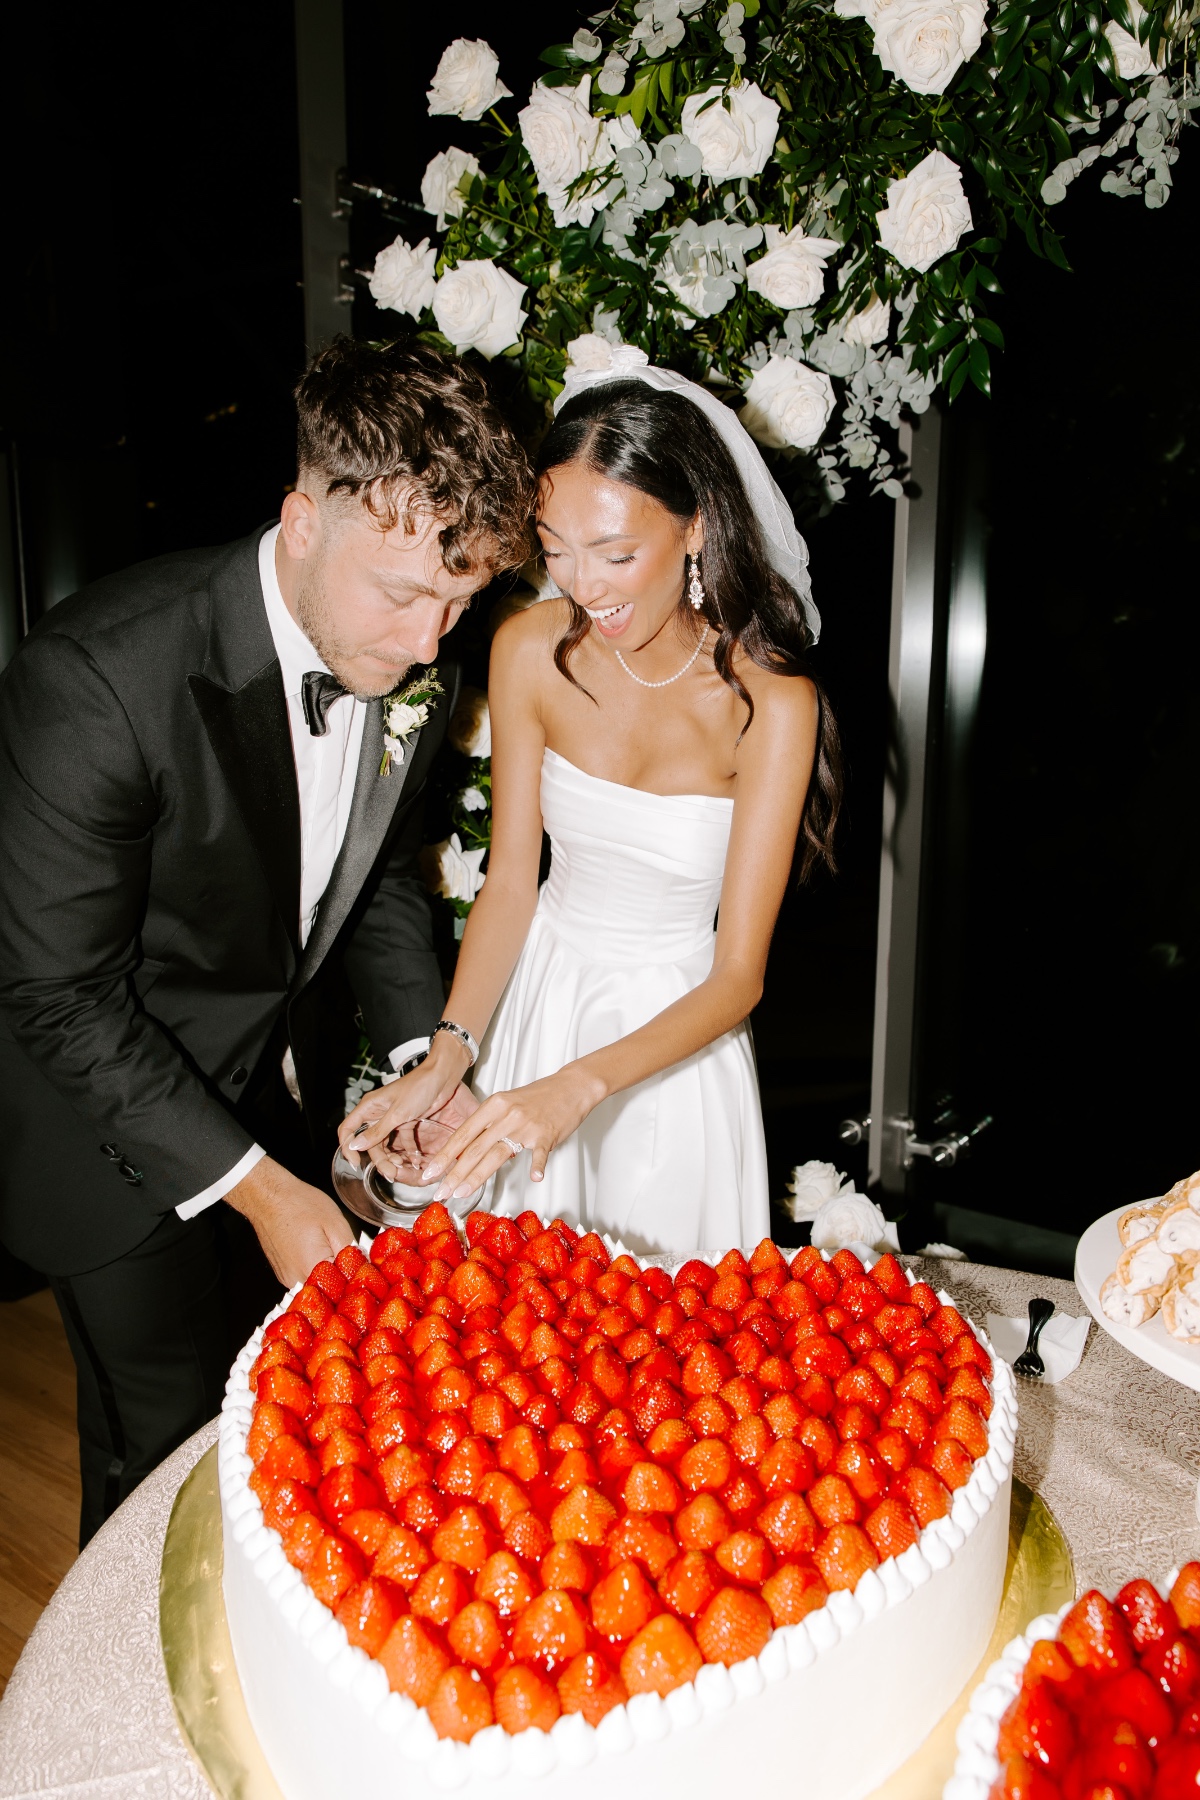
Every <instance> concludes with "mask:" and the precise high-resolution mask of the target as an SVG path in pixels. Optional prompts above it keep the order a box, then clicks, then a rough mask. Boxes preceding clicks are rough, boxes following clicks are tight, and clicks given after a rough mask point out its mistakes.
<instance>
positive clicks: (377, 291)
mask: <svg viewBox="0 0 1200 1800" xmlns="http://www.w3.org/2000/svg"><path fill="white" fill-rule="evenodd" d="M436 263H437V251H436V250H431V249H430V247H429V239H428V238H422V239H421V241H420V243H419V244H417V245H415V246H414V245H412V244H406V243H405V241H404V239H403V238H402V237H398V238H397V239H396V241H395V243H394V244H389V245H388V246H387V248H386V249H385V250H381V251H380V252H379V255H378V256H377V257H376V258H375V267H374V268H373V269H372V270H371V279H370V282H369V283H368V286H369V287H370V289H371V295H372V298H373V299H374V301H375V304H376V306H386V307H387V308H388V309H389V310H390V311H391V312H402V313H411V314H412V316H413V318H414V319H419V318H420V316H421V314H422V313H423V312H424V311H425V308H426V307H427V306H432V304H433V288H434V281H433V271H434V267H435V265H436Z"/></svg>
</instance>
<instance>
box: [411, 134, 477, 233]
mask: <svg viewBox="0 0 1200 1800" xmlns="http://www.w3.org/2000/svg"><path fill="white" fill-rule="evenodd" d="M480 172H481V171H480V168H479V158H478V157H477V156H472V155H471V152H470V151H469V150H460V149H459V148H458V146H457V145H456V144H451V146H450V148H449V149H448V150H439V151H438V153H437V155H436V156H435V157H434V158H433V160H432V161H431V162H430V163H429V164H428V166H427V167H426V170H425V173H424V175H422V177H421V205H422V206H423V207H424V208H425V211H426V212H431V213H436V214H437V228H438V230H439V231H445V229H446V221H447V220H448V219H461V218H462V212H463V207H464V206H465V205H466V201H465V200H464V199H463V197H462V195H461V194H460V193H459V191H458V188H459V183H460V182H461V180H462V178H463V176H464V175H471V176H475V175H478V174H480Z"/></svg>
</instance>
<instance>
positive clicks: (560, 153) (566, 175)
mask: <svg viewBox="0 0 1200 1800" xmlns="http://www.w3.org/2000/svg"><path fill="white" fill-rule="evenodd" d="M591 91H592V78H591V76H590V75H585V76H583V78H582V79H581V81H580V83H579V86H578V87H577V88H568V87H553V88H548V87H544V86H543V85H542V83H541V82H540V81H539V82H538V83H537V85H536V87H535V88H534V90H533V92H532V94H530V96H529V105H528V106H523V107H522V108H521V110H520V112H519V113H518V114H517V118H518V121H519V123H520V126H521V137H522V139H523V141H524V144H525V148H526V150H528V152H529V160H530V162H531V163H532V164H533V170H534V174H535V175H536V176H537V183H538V187H539V189H540V190H541V192H542V193H543V194H544V195H545V196H546V199H547V200H548V201H549V202H550V210H551V212H552V213H553V214H554V223H555V224H556V225H558V226H559V227H562V226H564V225H590V224H591V222H592V220H593V218H594V217H595V216H596V208H597V204H598V201H599V200H600V196H599V195H597V194H596V193H595V192H594V191H593V192H592V193H590V194H587V195H584V194H576V195H575V196H574V197H572V196H571V195H570V194H569V193H568V191H567V190H568V189H569V188H570V186H571V183H572V182H574V181H578V180H579V177H580V176H581V175H582V174H583V173H584V171H585V170H587V169H594V168H596V167H598V166H599V165H600V164H601V163H606V162H608V161H610V160H611V159H610V157H609V156H608V155H607V154H606V153H604V152H603V151H602V149H601V145H602V142H603V129H602V126H601V122H600V120H599V119H593V117H592V115H591V113H590V112H589V110H588V104H589V100H590V97H591Z"/></svg>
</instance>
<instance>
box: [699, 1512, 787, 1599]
mask: <svg viewBox="0 0 1200 1800" xmlns="http://www.w3.org/2000/svg"><path fill="white" fill-rule="evenodd" d="M801 1504H803V1502H801ZM759 1517H760V1518H761V1517H762V1514H761V1513H760V1514H759ZM713 1555H714V1559H715V1561H716V1563H717V1565H718V1567H720V1568H721V1569H723V1570H724V1572H725V1574H726V1575H728V1576H730V1577H731V1578H732V1579H733V1580H734V1581H739V1582H741V1583H743V1585H744V1586H746V1587H754V1588H761V1586H762V1584H763V1582H764V1581H765V1580H766V1578H767V1576H768V1575H769V1574H770V1573H771V1570H772V1569H773V1568H774V1567H775V1558H774V1556H773V1555H772V1554H771V1546H770V1545H769V1544H768V1542H767V1540H766V1538H765V1537H763V1536H762V1534H761V1533H760V1532H757V1531H734V1532H731V1533H730V1535H729V1536H728V1537H727V1538H726V1539H725V1541H724V1543H722V1544H718V1545H717V1548H716V1550H715V1551H714V1552H713Z"/></svg>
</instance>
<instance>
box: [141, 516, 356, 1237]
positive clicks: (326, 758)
mask: <svg viewBox="0 0 1200 1800" xmlns="http://www.w3.org/2000/svg"><path fill="white" fill-rule="evenodd" d="M278 537H279V527H278V525H276V526H275V527H274V528H273V529H272V530H271V531H268V532H265V533H264V535H263V537H262V540H261V542H260V543H259V546H258V578H259V581H260V582H261V584H262V591H263V599H264V601H265V603H266V608H267V623H268V625H269V626H270V628H271V637H272V640H273V642H274V645H275V653H276V655H277V656H278V657H279V667H280V669H281V671H282V673H283V691H284V694H285V695H286V697H287V709H288V723H289V724H290V725H291V728H292V755H293V757H294V758H295V762H296V785H297V788H298V790H299V794H300V920H299V925H300V945H301V948H303V946H304V945H305V944H306V943H307V942H308V935H309V933H310V932H311V930H312V927H313V920H314V919H315V918H316V913H317V906H318V904H319V902H320V899H321V896H322V895H323V894H324V892H325V889H326V888H327V887H328V886H329V877H330V875H331V874H332V873H333V865H334V863H335V862H336V861H337V854H338V851H339V850H340V849H341V847H342V839H343V838H344V837H345V835H346V824H347V821H348V820H349V817H350V802H351V800H352V799H353V797H354V783H355V780H356V778H357V775H358V759H359V752H360V751H361V749H362V734H363V725H364V723H365V721H366V716H367V707H366V702H365V701H363V700H355V699H354V698H353V697H352V696H351V695H350V694H343V695H341V696H340V697H339V698H338V699H336V700H335V701H334V702H333V704H332V706H331V707H330V708H329V712H328V714H327V722H328V729H327V731H326V733H325V736H324V737H314V736H313V734H312V733H311V732H310V731H309V729H308V725H307V723H306V721H305V718H304V705H303V702H302V700H301V697H300V695H301V687H302V685H303V681H304V677H305V675H306V673H307V672H308V671H309V670H310V669H316V670H320V671H322V672H324V673H326V674H328V673H330V672H331V671H330V670H329V667H328V664H326V663H325V662H324V661H323V660H322V659H321V657H320V656H318V655H317V652H316V651H315V650H314V649H313V647H312V645H311V644H310V643H309V641H308V639H307V638H306V637H305V635H304V633H303V632H302V631H301V629H300V627H299V625H297V623H296V621H295V619H294V618H293V617H292V615H291V613H290V612H289V611H288V609H287V606H286V604H285V602H284V598H283V594H282V593H281V591H280V587H279V576H278V574H277V573H276V567H275V544H276V540H277V539H278ZM284 1072H285V1078H286V1077H288V1076H290V1078H291V1079H290V1081H289V1084H288V1085H289V1087H291V1086H292V1085H293V1083H294V1082H295V1071H294V1069H293V1067H292V1053H291V1050H290V1049H289V1050H288V1052H287V1054H286V1056H285V1057H284ZM265 1154H266V1152H265V1151H264V1150H263V1149H262V1148H261V1147H260V1146H259V1145H258V1144H254V1145H253V1146H252V1147H251V1148H250V1149H249V1150H247V1152H246V1154H245V1156H243V1157H242V1158H241V1159H240V1160H239V1161H238V1162H237V1163H236V1164H235V1165H234V1167H233V1168H232V1169H230V1170H229V1172H228V1174H226V1175H223V1176H222V1177H221V1179H220V1180H219V1181H214V1182H213V1184H212V1186H211V1187H206V1188H205V1190H204V1192H203V1193H202V1194H195V1195H193V1196H192V1198H191V1199H190V1200H184V1201H183V1202H182V1203H181V1204H180V1205H179V1206H177V1207H176V1208H175V1210H176V1212H177V1213H178V1214H179V1216H180V1218H181V1219H192V1218H195V1216H196V1214H197V1213H199V1212H203V1210H204V1208H205V1207H206V1206H212V1205H213V1204H214V1203H215V1202H216V1201H218V1200H223V1199H224V1198H225V1195H226V1194H227V1193H229V1191H230V1190H231V1189H232V1188H235V1187H236V1186H237V1184H238V1182H239V1181H241V1180H242V1178H243V1176H245V1175H248V1174H249V1173H250V1171H251V1169H252V1168H253V1167H254V1165H255V1164H256V1163H257V1162H259V1161H260V1160H261V1158H262V1157H263V1156H264V1155H265Z"/></svg>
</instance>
